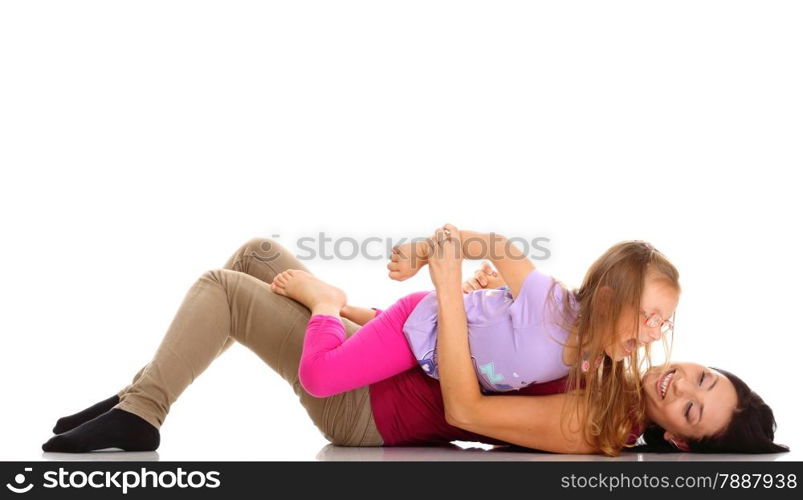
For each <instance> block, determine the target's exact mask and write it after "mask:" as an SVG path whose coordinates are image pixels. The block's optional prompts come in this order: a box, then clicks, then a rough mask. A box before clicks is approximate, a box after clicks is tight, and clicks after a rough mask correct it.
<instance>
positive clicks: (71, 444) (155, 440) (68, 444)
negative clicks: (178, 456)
mask: <svg viewBox="0 0 803 500" xmlns="http://www.w3.org/2000/svg"><path fill="white" fill-rule="evenodd" d="M159 439H160V438H159V429H157V428H156V427H154V426H152V425H151V424H149V423H148V422H147V421H146V420H145V419H143V418H142V417H139V416H138V415H134V414H133V413H131V412H127V411H125V410H121V409H119V408H112V409H111V410H109V411H107V412H106V413H103V414H102V415H98V416H97V417H95V418H93V419H92V420H88V421H86V422H84V423H83V424H81V425H79V426H78V427H76V428H75V429H72V430H70V431H67V432H65V433H63V434H59V435H57V436H53V437H52V438H50V440H48V441H47V442H46V443H45V444H43V445H42V449H43V450H44V451H60V452H66V453H84V452H88V451H92V450H102V449H104V448H120V449H121V450H123V451H153V450H155V449H156V448H158V447H159Z"/></svg>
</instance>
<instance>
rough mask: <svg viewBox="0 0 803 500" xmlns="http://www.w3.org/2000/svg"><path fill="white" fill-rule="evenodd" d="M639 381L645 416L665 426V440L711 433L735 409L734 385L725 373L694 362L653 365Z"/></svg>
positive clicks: (727, 421) (710, 434) (701, 436)
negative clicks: (645, 408) (666, 365)
mask: <svg viewBox="0 0 803 500" xmlns="http://www.w3.org/2000/svg"><path fill="white" fill-rule="evenodd" d="M641 382H642V391H643V393H644V399H645V400H646V402H647V418H648V419H649V420H650V421H651V422H655V423H656V424H658V425H660V426H661V427H663V428H664V429H665V430H666V433H665V434H664V438H665V439H667V440H669V439H672V440H674V441H677V442H679V441H684V440H685V439H688V438H693V439H700V438H703V437H705V436H712V435H714V434H716V433H718V432H719V431H721V430H722V429H724V428H725V426H726V425H728V423H729V422H730V419H731V416H732V415H733V412H734V410H735V409H736V403H737V397H736V389H735V388H734V387H733V384H732V383H731V381H730V380H728V377H726V376H724V375H722V374H721V373H719V372H717V371H715V370H712V369H710V368H707V367H705V366H702V365H698V364H695V363H672V364H671V365H669V367H665V366H656V367H653V368H652V369H650V370H649V371H648V372H647V373H645V374H644V376H642V377H641Z"/></svg>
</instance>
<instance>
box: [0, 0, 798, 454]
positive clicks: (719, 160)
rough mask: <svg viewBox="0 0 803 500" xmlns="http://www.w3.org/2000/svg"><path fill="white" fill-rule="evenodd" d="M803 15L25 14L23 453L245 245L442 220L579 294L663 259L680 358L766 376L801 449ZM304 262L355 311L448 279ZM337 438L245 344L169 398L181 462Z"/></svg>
mask: <svg viewBox="0 0 803 500" xmlns="http://www.w3.org/2000/svg"><path fill="white" fill-rule="evenodd" d="M802 13H803V12H801V6H800V4H799V3H797V2H780V1H779V2H743V1H732V0H730V1H727V2H705V1H700V0H695V1H676V2H671V3H667V2H645V1H632V2H594V1H590V2H577V1H574V2H549V3H540V2H475V1H459V2H444V1H432V0H427V1H405V2H381V1H380V2H377V1H359V2H356V1H340V2H324V1H322V2H310V1H294V2H235V1H227V2H221V1H218V2H208V1H207V2H201V1H192V2H166V1H162V0H160V1H140V2H110V1H97V2H78V1H76V2H37V1H27V2H3V3H2V6H0V168H2V183H1V184H0V189H1V190H2V192H1V193H0V209H2V233H0V237H1V238H2V244H1V245H0V259H1V260H0V262H2V264H3V268H2V278H0V308H1V309H2V317H1V318H0V321H1V322H2V323H1V324H0V325H1V327H2V338H3V348H2V351H0V352H1V353H2V362H1V363H0V384H2V385H0V390H1V391H2V392H1V393H0V396H1V397H2V400H3V411H2V412H0V429H2V433H3V435H2V438H1V439H0V443H2V444H0V459H3V460H37V459H42V458H45V459H46V458H47V456H46V454H43V452H42V451H41V448H40V446H41V444H42V443H43V442H44V441H46V440H47V439H48V438H49V437H50V436H51V431H50V429H51V428H52V426H53V424H54V423H55V420H56V419H57V418H58V417H60V416H62V415H66V414H71V413H73V412H75V411H78V410H80V409H82V408H84V407H86V406H88V405H90V404H92V403H94V402H96V401H98V400H101V399H105V398H107V397H109V396H111V395H112V394H114V393H115V392H116V391H118V390H119V389H120V388H122V387H123V386H124V385H125V384H127V383H128V382H129V381H130V379H131V377H132V376H133V375H134V373H135V372H136V371H137V370H138V369H139V368H140V367H141V366H143V365H144V364H145V363H146V362H147V361H148V360H149V359H150V357H151V356H152V354H153V352H154V350H155V348H156V346H157V345H158V343H159V342H160V340H161V338H162V335H163V334H164V332H165V331H166V329H167V327H168V325H169V323H170V321H171V319H172V317H173V315H174V313H175V311H176V308H177V307H178V305H179V304H180V303H181V301H182V299H183V297H184V294H185V292H186V291H187V289H188V288H189V287H190V286H191V284H192V283H193V282H194V280H195V279H196V278H198V277H199V276H200V275H201V274H202V273H203V272H204V271H206V270H208V269H215V268H219V267H221V266H222V265H223V263H224V262H225V261H226V259H227V258H228V257H229V255H230V254H231V253H232V252H234V251H235V250H236V249H237V248H238V247H239V246H240V245H241V244H242V243H244V242H245V241H247V240H248V239H249V238H251V237H254V236H268V237H269V236H271V235H275V234H278V235H279V237H278V238H277V239H278V240H279V241H280V242H282V243H284V244H285V245H286V246H288V247H290V248H295V242H296V239H297V238H300V237H304V236H316V235H317V234H318V232H319V231H323V232H325V233H326V235H327V236H328V237H331V238H344V237H352V238H356V239H358V240H361V239H363V238H366V237H369V236H375V237H380V238H383V239H387V240H389V241H396V240H398V239H400V238H411V237H416V236H419V237H420V236H428V235H429V234H431V233H432V231H433V230H434V229H435V228H436V227H438V226H439V225H441V224H443V223H446V222H449V223H452V224H455V225H456V226H457V227H458V228H465V229H471V230H475V231H485V232H490V231H495V232H499V233H502V234H505V235H507V236H519V237H524V238H526V239H532V238H536V237H547V238H550V243H548V244H547V245H546V246H547V247H548V248H549V249H550V251H551V257H550V258H549V259H547V260H541V261H536V265H537V266H539V267H540V268H541V269H543V270H545V271H546V272H548V273H550V274H552V275H554V276H556V277H558V278H559V279H561V280H563V281H565V282H566V283H568V284H570V285H572V286H576V285H579V283H580V281H581V279H582V276H583V274H584V273H585V270H586V269H587V268H588V266H589V265H590V264H591V262H592V261H593V260H594V259H595V258H597V257H598V256H599V255H600V254H601V253H602V252H603V251H604V250H605V249H607V248H608V247H609V246H610V245H612V244H613V243H616V242H618V241H620V240H623V239H645V240H648V241H650V242H652V243H653V244H654V245H655V246H656V247H657V248H659V249H660V250H661V251H663V252H664V253H665V254H666V255H667V256H668V257H669V258H670V259H671V260H672V262H673V263H674V264H675V265H676V266H677V267H678V268H679V270H680V273H681V282H682V286H683V294H682V298H681V304H680V307H679V308H678V311H677V330H676V335H675V348H674V352H673V358H674V359H678V360H694V361H700V362H703V363H706V364H709V365H712V366H717V367H722V368H726V369H729V370H731V371H734V372H736V373H737V374H738V375H740V376H742V377H743V378H744V379H745V380H746V381H747V382H748V383H749V384H751V385H752V387H753V388H754V389H755V390H757V391H758V392H759V393H760V394H761V395H762V396H763V397H764V398H765V400H766V401H767V402H768V403H769V404H770V405H771V406H772V407H773V408H774V410H775V414H776V418H777V421H778V431H777V441H778V442H781V443H786V444H789V445H791V446H792V447H793V450H794V449H795V448H796V447H797V448H798V449H799V447H800V446H801V445H803V439H801V435H800V433H799V430H798V423H799V420H800V414H801V403H800V399H799V394H800V390H799V366H800V356H801V340H800V339H801V335H802V334H803V332H802V331H801V330H803V328H802V327H801V322H800V303H801V299H802V298H803V297H801V288H800V286H801V285H800V284H801V282H803V273H801V264H800V262H801V259H800V251H801V236H800V229H799V216H800V213H801V208H802V207H801V201H800V182H799V180H798V172H797V171H798V170H799V169H800V167H801V160H803V152H802V151H801V137H803V136H802V135H801V134H802V133H803V124H802V123H801V116H803V99H802V98H801V91H800V89H801V88H803V72H802V71H801V64H800V61H801V47H803V32H801V30H800V26H801V24H802V21H803V19H801V17H803V16H801V14H802ZM372 248H373V252H374V254H380V253H381V249H380V248H379V247H378V246H376V245H375V246H374V247H372ZM348 250H349V247H344V248H343V251H348ZM330 253H331V250H330ZM306 264H307V266H308V267H309V268H310V269H311V270H312V271H313V272H315V273H316V274H318V275H319V276H321V277H323V278H324V279H326V280H328V281H330V282H332V283H334V284H336V285H338V286H341V287H342V288H343V289H344V290H346V292H347V293H348V294H349V301H350V303H353V304H357V305H363V306H377V307H386V306H388V305H390V304H391V303H392V302H393V301H395V300H396V299H397V298H399V297H400V296H402V295H403V294H406V293H409V292H411V291H415V290H419V289H426V288H429V287H430V286H431V283H430V281H429V274H428V273H421V274H420V275H419V276H416V277H415V278H414V279H412V280H410V281H406V282H403V283H398V282H394V281H391V280H389V279H388V278H387V270H386V268H385V264H386V261H385V260H369V259H365V258H358V259H352V260H342V259H336V260H330V261H324V260H321V259H318V260H314V261H307V262H306ZM477 266H479V262H468V263H466V266H465V268H464V269H465V273H466V274H468V273H469V272H471V271H473V270H474V269H476V268H477ZM325 445H326V441H325V440H324V438H323V437H322V436H321V435H320V433H319V432H318V431H317V430H316V428H315V427H314V426H313V425H312V423H311V422H310V421H309V419H308V418H307V416H306V414H305V412H304V410H303V409H302V407H301V405H300V404H298V403H297V402H296V401H295V397H294V395H293V393H292V391H291V389H290V387H289V386H287V385H286V383H285V382H284V381H283V380H282V379H281V378H280V377H279V376H278V375H276V374H275V373H273V372H272V371H271V370H270V369H269V368H268V367H267V366H266V365H264V364H263V363H262V362H261V361H260V360H259V358H257V357H256V356H255V355H254V354H253V353H251V352H250V351H248V350H247V349H246V348H244V347H243V346H241V345H239V344H237V345H235V346H233V347H232V348H231V349H230V350H229V351H228V352H227V353H226V354H225V355H224V356H223V357H221V358H220V359H218V360H217V361H216V362H215V363H214V364H213V365H212V366H211V367H210V368H209V369H208V370H207V371H206V372H205V373H204V374H203V375H202V376H201V377H200V378H199V379H198V380H196V381H195V383H193V384H192V385H191V386H190V387H189V388H188V389H187V390H186V391H185V392H184V394H183V395H182V397H181V398H180V399H179V401H178V402H177V403H176V404H175V405H174V406H173V408H172V410H171V412H170V415H169V416H168V418H167V420H166V422H165V424H164V426H163V427H162V446H161V447H160V448H159V452H158V456H159V457H160V458H161V459H163V460H184V459H196V460H230V459H231V460H233V459H250V460H313V459H315V458H316V454H318V452H319V451H320V450H321V448H323V447H324V446H325ZM795 445H797V446H795ZM787 456H788V457H791V456H792V455H791V454H790V455H787ZM797 456H799V455H797Z"/></svg>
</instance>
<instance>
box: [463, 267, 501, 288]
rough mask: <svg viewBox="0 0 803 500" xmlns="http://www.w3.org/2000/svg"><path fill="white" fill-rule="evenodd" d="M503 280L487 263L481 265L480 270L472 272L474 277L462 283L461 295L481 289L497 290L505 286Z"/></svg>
mask: <svg viewBox="0 0 803 500" xmlns="http://www.w3.org/2000/svg"><path fill="white" fill-rule="evenodd" d="M505 284H506V283H505V280H503V279H502V276H500V275H499V273H498V272H496V270H494V268H493V267H491V264H490V263H489V262H488V261H485V262H483V263H482V268H481V269H477V270H476V271H475V272H474V276H473V277H471V278H469V279H467V280H466V281H464V282H463V293H471V292H473V291H474V290H480V289H483V288H499V287H500V286H502V285H505Z"/></svg>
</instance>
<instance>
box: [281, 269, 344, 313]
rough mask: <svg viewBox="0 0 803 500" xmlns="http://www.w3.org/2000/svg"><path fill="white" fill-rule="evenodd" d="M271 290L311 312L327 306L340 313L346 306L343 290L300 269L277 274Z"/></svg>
mask: <svg viewBox="0 0 803 500" xmlns="http://www.w3.org/2000/svg"><path fill="white" fill-rule="evenodd" d="M270 289H271V290H273V291H274V292H275V293H278V294H279V295H284V296H285V297H290V298H291V299H293V300H297V301H298V302H301V303H302V304H304V305H305V306H307V307H308V308H309V309H310V310H313V309H316V306H322V305H326V306H333V307H332V308H333V310H334V311H340V309H342V308H343V306H345V305H346V293H345V292H344V291H343V290H341V289H339V288H337V287H336V286H332V285H330V284H329V283H326V282H325V281H321V280H319V279H318V278H316V277H315V276H313V275H311V274H310V273H308V272H306V271H302V270H300V269H288V270H287V271H282V272H281V273H279V274H277V275H276V277H275V278H273V282H272V283H271V284H270ZM334 308H336V309H334Z"/></svg>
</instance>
